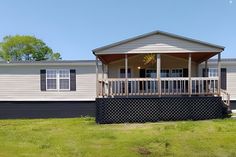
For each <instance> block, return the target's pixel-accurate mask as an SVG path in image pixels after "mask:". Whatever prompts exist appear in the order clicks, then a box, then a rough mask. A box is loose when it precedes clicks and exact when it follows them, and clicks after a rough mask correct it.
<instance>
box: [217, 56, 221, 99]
mask: <svg viewBox="0 0 236 157" xmlns="http://www.w3.org/2000/svg"><path fill="white" fill-rule="evenodd" d="M220 90H221V53H219V54H218V96H220V95H221V94H220Z"/></svg>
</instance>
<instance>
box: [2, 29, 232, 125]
mask: <svg viewBox="0 0 236 157" xmlns="http://www.w3.org/2000/svg"><path fill="white" fill-rule="evenodd" d="M223 50H224V47H222V46H219V45H215V44H210V43H206V42H202V41H199V40H195V39H190V38H186V37H182V36H178V35H174V34H170V33H166V32H161V31H155V32H151V33H148V34H144V35H141V36H137V37H134V38H131V39H127V40H124V41H120V42H117V43H114V44H111V45H108V46H104V47H101V48H98V49H95V50H93V53H94V55H95V56H96V61H91V60H90V61H86V60H84V61H41V62H10V63H7V62H3V61H1V62H0V101H1V102H0V117H3V118H4V117H8V115H10V116H9V117H10V118H14V117H76V116H81V115H90V116H95V111H96V121H97V122H98V123H113V122H146V121H159V120H182V119H209V118H220V117H222V116H223V115H224V114H225V112H226V110H227V105H229V94H230V95H231V100H236V89H234V84H235V83H236V82H234V80H235V79H234V77H236V62H235V61H234V60H231V59H230V60H227V59H222V60H221V52H223ZM150 54H152V55H150ZM147 55H150V56H152V57H153V56H154V61H152V62H150V63H149V64H146V63H145V62H144V58H145V57H146V56H147ZM213 56H218V59H213V60H212V59H210V58H211V57H213ZM152 59H153V58H152ZM99 60H100V61H99ZM205 69H208V70H205ZM221 96H222V97H223V100H224V103H223V101H222V99H221ZM12 106H13V107H12ZM29 113H30V114H29Z"/></svg>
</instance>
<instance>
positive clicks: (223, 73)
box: [221, 68, 227, 90]
mask: <svg viewBox="0 0 236 157" xmlns="http://www.w3.org/2000/svg"><path fill="white" fill-rule="evenodd" d="M226 74H227V72H226V68H221V89H224V90H226V88H227V75H226Z"/></svg>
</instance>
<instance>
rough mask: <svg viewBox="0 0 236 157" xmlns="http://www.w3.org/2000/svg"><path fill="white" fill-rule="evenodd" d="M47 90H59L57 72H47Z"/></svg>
mask: <svg viewBox="0 0 236 157" xmlns="http://www.w3.org/2000/svg"><path fill="white" fill-rule="evenodd" d="M46 76H47V89H49V90H50V89H54V90H55V89H57V71H56V70H47V75H46Z"/></svg>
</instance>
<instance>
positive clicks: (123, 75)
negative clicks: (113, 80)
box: [120, 68, 131, 78]
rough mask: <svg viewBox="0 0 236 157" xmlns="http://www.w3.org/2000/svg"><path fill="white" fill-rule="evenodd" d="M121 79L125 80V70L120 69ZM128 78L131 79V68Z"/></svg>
mask: <svg viewBox="0 0 236 157" xmlns="http://www.w3.org/2000/svg"><path fill="white" fill-rule="evenodd" d="M120 78H125V69H120ZM128 78H131V70H130V68H128Z"/></svg>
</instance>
